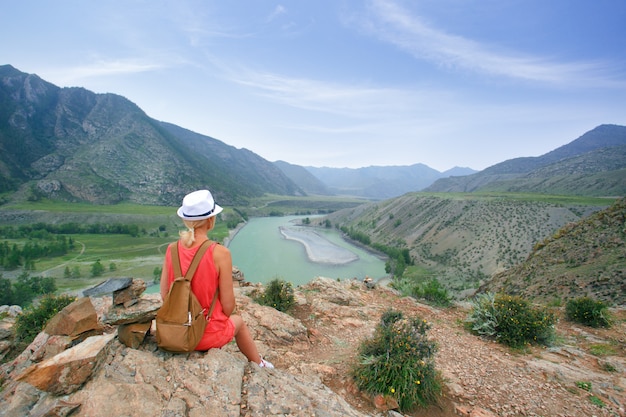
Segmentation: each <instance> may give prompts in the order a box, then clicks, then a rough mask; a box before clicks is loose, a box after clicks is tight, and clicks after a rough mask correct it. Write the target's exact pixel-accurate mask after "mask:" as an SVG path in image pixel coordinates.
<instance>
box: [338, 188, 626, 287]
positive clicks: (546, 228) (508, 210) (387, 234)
mask: <svg viewBox="0 0 626 417" xmlns="http://www.w3.org/2000/svg"><path fill="white" fill-rule="evenodd" d="M570 200H571V201H568V199H549V198H547V197H546V198H545V199H540V198H533V197H525V196H510V197H509V198H507V197H504V196H497V195H496V196H492V195H482V194H465V195H463V196H459V195H457V194H445V193H442V194H438V195H429V194H425V193H407V194H404V195H402V196H400V197H396V198H392V199H388V200H385V201H379V202H372V203H369V204H363V205H361V206H358V207H355V208H349V209H343V210H339V211H337V212H335V213H332V214H330V215H328V216H327V218H328V219H329V220H330V222H331V223H332V224H333V225H335V227H339V228H341V229H342V230H349V231H350V233H351V234H352V235H353V236H359V235H360V236H367V237H368V239H369V240H370V241H371V242H372V243H376V244H381V245H384V246H387V247H397V248H402V249H404V248H406V249H408V250H409V254H410V258H411V259H412V260H413V261H414V263H415V264H416V265H419V266H420V268H424V269H426V270H427V271H428V274H430V275H434V276H436V277H437V278H438V279H439V280H440V282H441V283H442V284H444V285H445V286H446V287H447V288H448V289H450V290H451V292H452V293H453V294H455V295H460V294H462V293H464V292H465V291H466V290H470V289H472V288H473V289H477V288H478V287H479V286H480V285H482V284H484V283H485V282H486V281H488V280H489V278H490V277H491V276H492V275H493V274H496V273H499V272H502V271H504V270H507V269H509V268H512V267H514V266H516V265H518V264H520V263H522V262H523V261H524V260H525V259H526V258H527V257H528V255H529V254H530V253H531V251H532V250H533V247H534V245H535V244H536V243H537V242H541V241H543V240H544V239H547V238H549V237H550V236H552V235H553V234H554V233H555V232H556V231H557V230H559V229H560V228H562V227H564V226H565V225H567V224H570V223H576V222H578V221H580V220H582V219H583V218H585V217H586V216H589V215H590V214H592V213H594V212H596V211H599V210H602V209H604V208H606V207H607V206H608V205H610V204H611V203H612V202H613V200H610V199H606V202H605V201H604V199H597V200H595V201H594V202H592V205H590V204H589V203H585V204H584V205H583V204H581V203H577V201H576V199H570ZM622 233H623V232H622ZM622 251H623V247H622ZM623 262H624V261H623V260H622V265H623Z"/></svg>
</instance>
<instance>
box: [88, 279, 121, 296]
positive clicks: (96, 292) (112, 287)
mask: <svg viewBox="0 0 626 417" xmlns="http://www.w3.org/2000/svg"><path fill="white" fill-rule="evenodd" d="M132 282H133V279H132V278H111V279H107V280H106V281H103V282H101V283H100V284H98V285H96V286H95V287H91V288H87V289H86V290H85V291H83V295H84V296H85V297H98V296H100V295H107V294H112V293H113V291H119V290H123V289H124V288H127V287H129V286H130V284H132Z"/></svg>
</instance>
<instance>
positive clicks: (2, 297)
mask: <svg viewBox="0 0 626 417" xmlns="http://www.w3.org/2000/svg"><path fill="white" fill-rule="evenodd" d="M13 301H14V295H13V288H12V287H11V280H10V279H8V278H3V277H2V275H0V305H13V304H15V303H14V302H13Z"/></svg>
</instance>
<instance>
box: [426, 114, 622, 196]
mask: <svg viewBox="0 0 626 417" xmlns="http://www.w3.org/2000/svg"><path fill="white" fill-rule="evenodd" d="M625 170H626V126H617V125H601V126H598V127H596V128H595V129H593V130H591V131H589V132H587V133H585V134H584V135H582V136H581V137H580V138H578V139H576V140H574V141H572V142H570V143H569V144H567V145H564V146H561V147H559V148H557V149H555V150H553V151H551V152H549V153H547V154H545V155H542V156H539V157H529V158H515V159H511V160H508V161H504V162H501V163H499V164H496V165H493V166H491V167H489V168H486V169H485V170H483V171H481V172H478V173H476V174H473V175H468V176H464V177H454V178H444V179H440V180H437V181H436V182H435V183H434V184H433V185H431V186H430V187H428V188H427V189H426V190H425V191H436V192H475V191H501V192H533V193H537V192H539V193H545V194H564V195H587V196H623V195H626V171H625Z"/></svg>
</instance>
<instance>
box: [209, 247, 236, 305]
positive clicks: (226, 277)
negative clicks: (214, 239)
mask: <svg viewBox="0 0 626 417" xmlns="http://www.w3.org/2000/svg"><path fill="white" fill-rule="evenodd" d="M213 261H214V262H215V269H216V270H217V274H218V276H219V289H220V295H219V297H220V303H221V304H222V310H223V311H224V314H226V315H227V316H229V317H230V315H231V314H232V313H233V311H235V290H234V289H233V260H232V258H231V255H230V250H228V248H226V247H224V246H222V245H216V246H215V249H213Z"/></svg>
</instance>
